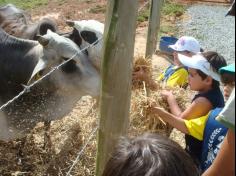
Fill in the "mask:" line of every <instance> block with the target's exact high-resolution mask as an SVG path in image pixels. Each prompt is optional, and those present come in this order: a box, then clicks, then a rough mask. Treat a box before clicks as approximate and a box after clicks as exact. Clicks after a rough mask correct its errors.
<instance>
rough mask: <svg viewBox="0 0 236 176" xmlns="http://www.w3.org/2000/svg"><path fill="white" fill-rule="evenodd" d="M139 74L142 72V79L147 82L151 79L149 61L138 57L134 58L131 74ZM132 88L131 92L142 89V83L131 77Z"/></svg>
mask: <svg viewBox="0 0 236 176" xmlns="http://www.w3.org/2000/svg"><path fill="white" fill-rule="evenodd" d="M140 72H142V74H143V77H145V79H146V81H147V82H148V81H149V80H148V79H152V62H151V59H146V58H144V57H142V56H138V57H136V58H134V68H133V73H134V74H135V73H140ZM132 88H133V90H135V89H140V88H143V81H141V80H139V79H136V78H134V77H133V80H132Z"/></svg>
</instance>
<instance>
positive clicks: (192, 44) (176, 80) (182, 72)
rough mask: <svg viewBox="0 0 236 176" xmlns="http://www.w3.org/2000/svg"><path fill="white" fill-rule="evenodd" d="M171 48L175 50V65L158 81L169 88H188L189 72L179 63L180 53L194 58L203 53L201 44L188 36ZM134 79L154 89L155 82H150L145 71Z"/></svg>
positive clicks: (137, 74) (137, 73)
mask: <svg viewBox="0 0 236 176" xmlns="http://www.w3.org/2000/svg"><path fill="white" fill-rule="evenodd" d="M169 47H170V48H172V49H173V50H174V53H173V56H174V64H173V65H170V66H169V67H168V68H167V69H166V70H165V71H164V72H163V73H162V74H161V75H160V76H159V78H158V81H162V82H165V83H166V85H167V86H169V87H176V86H180V87H184V88H185V87H187V86H188V71H187V68H186V67H184V66H183V65H182V63H181V62H180V61H179V58H178V53H181V54H183V55H185V56H188V57H192V56H193V55H195V54H197V53H199V52H200V51H201V48H200V44H199V42H198V41H197V40H196V39H195V38H193V37H188V36H183V37H181V38H180V39H179V40H178V41H177V42H176V44H175V45H170V46H169ZM134 79H139V80H142V81H145V82H146V84H148V85H151V87H154V86H153V85H155V84H156V83H155V81H153V80H150V79H149V78H148V75H147V74H145V72H144V70H142V69H140V70H139V71H137V72H135V73H134Z"/></svg>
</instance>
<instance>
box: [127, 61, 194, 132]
mask: <svg viewBox="0 0 236 176" xmlns="http://www.w3.org/2000/svg"><path fill="white" fill-rule="evenodd" d="M140 69H142V70H143V74H145V78H146V79H145V82H144V81H141V80H133V92H132V100H131V125H130V126H131V129H130V133H131V135H134V134H135V135H137V134H141V133H143V132H154V133H161V134H164V135H167V136H169V135H170V133H171V131H172V129H173V128H172V127H171V126H170V125H169V124H166V123H165V122H164V121H163V120H162V119H161V117H158V116H157V115H156V114H153V112H152V110H151V108H150V107H152V105H153V104H155V105H157V106H159V107H162V108H164V109H165V110H167V111H169V112H170V107H169V105H168V103H167V101H166V100H164V99H163V98H162V95H161V92H162V91H164V90H169V91H171V92H172V93H173V94H174V95H175V97H176V100H177V102H178V104H179V106H180V107H181V109H182V110H185V109H186V108H187V107H188V105H189V104H190V103H191V100H190V98H191V95H192V92H191V91H190V90H186V89H182V88H177V87H175V88H172V87H167V86H165V84H163V83H159V82H157V81H156V80H154V79H153V78H152V64H151V61H150V60H148V59H145V58H143V57H138V58H136V61H135V64H134V72H138V71H139V70H140ZM147 82H152V83H154V84H155V86H154V87H153V86H150V84H147Z"/></svg>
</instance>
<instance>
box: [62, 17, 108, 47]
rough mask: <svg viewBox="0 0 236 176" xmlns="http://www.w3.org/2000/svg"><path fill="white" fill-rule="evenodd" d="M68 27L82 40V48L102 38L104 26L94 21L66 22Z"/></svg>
mask: <svg viewBox="0 0 236 176" xmlns="http://www.w3.org/2000/svg"><path fill="white" fill-rule="evenodd" d="M66 23H67V24H68V25H69V26H71V27H73V28H75V29H76V30H77V31H78V32H79V35H80V37H81V38H82V48H84V47H86V46H87V45H88V44H93V43H94V42H96V41H97V40H98V39H100V38H102V37H103V32H104V24H102V23H100V22H99V21H96V20H82V21H67V22H66Z"/></svg>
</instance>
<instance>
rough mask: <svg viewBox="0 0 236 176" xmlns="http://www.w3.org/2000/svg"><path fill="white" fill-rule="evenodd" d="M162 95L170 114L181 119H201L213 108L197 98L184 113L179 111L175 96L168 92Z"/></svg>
mask: <svg viewBox="0 0 236 176" xmlns="http://www.w3.org/2000/svg"><path fill="white" fill-rule="evenodd" d="M162 95H163V97H164V98H166V100H167V102H168V104H169V106H170V109H171V113H172V114H173V115H175V116H177V117H179V118H181V119H186V120H189V119H194V118H197V117H202V116H204V115H206V114H208V113H209V111H210V110H211V109H212V108H213V107H212V104H211V102H210V101H209V100H208V99H206V98H204V97H199V98H197V99H196V100H195V101H193V102H192V104H191V105H190V106H189V107H188V108H187V109H186V110H185V111H184V112H182V110H181V109H180V107H179V105H178V103H177V101H176V99H175V96H174V95H173V94H172V93H171V92H170V91H163V92H162Z"/></svg>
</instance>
